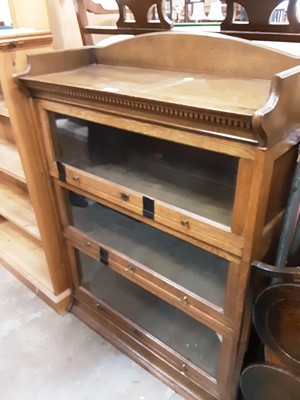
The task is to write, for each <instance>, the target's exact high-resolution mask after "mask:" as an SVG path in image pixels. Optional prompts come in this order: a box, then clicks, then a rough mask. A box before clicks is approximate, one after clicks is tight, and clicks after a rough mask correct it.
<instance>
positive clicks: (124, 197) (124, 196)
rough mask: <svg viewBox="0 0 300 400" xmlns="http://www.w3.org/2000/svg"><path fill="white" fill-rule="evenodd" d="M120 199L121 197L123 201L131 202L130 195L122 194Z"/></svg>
mask: <svg viewBox="0 0 300 400" xmlns="http://www.w3.org/2000/svg"><path fill="white" fill-rule="evenodd" d="M120 197H121V199H122V200H123V201H129V198H130V197H129V195H128V194H126V193H121V194H120Z"/></svg>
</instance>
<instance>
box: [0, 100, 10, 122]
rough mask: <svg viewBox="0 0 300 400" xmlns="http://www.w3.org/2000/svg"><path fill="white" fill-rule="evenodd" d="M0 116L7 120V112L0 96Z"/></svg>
mask: <svg viewBox="0 0 300 400" xmlns="http://www.w3.org/2000/svg"><path fill="white" fill-rule="evenodd" d="M0 116H1V117H7V118H9V112H8V109H7V107H6V105H5V102H4V99H3V97H2V96H1V95H0Z"/></svg>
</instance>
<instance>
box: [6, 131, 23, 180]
mask: <svg viewBox="0 0 300 400" xmlns="http://www.w3.org/2000/svg"><path fill="white" fill-rule="evenodd" d="M0 171H2V172H4V173H6V174H7V175H9V176H11V177H13V178H15V179H17V180H18V181H20V182H23V183H26V179H25V175H24V170H23V167H22V163H21V159H20V156H19V153H18V150H17V148H16V146H15V145H14V144H13V143H10V142H8V141H7V140H3V139H0Z"/></svg>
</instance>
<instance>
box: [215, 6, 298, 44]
mask: <svg viewBox="0 0 300 400" xmlns="http://www.w3.org/2000/svg"><path fill="white" fill-rule="evenodd" d="M297 2H298V0H290V1H289V2H288V7H287V23H285V22H279V23H276V22H271V21H270V18H271V15H272V12H273V11H274V10H275V8H276V7H277V6H279V4H281V3H282V0H263V1H261V0H239V1H238V2H236V1H234V0H227V1H226V3H227V11H226V18H225V19H224V21H223V22H222V24H221V32H222V33H225V34H226V35H231V36H237V37H241V38H244V39H250V40H275V41H286V42H299V38H300V22H299V20H298V17H297ZM237 3H238V4H239V5H241V6H243V7H244V10H245V16H246V17H247V18H246V19H248V20H246V21H244V22H241V21H235V20H234V13H235V6H236V4H237ZM275 20H276V18H275Z"/></svg>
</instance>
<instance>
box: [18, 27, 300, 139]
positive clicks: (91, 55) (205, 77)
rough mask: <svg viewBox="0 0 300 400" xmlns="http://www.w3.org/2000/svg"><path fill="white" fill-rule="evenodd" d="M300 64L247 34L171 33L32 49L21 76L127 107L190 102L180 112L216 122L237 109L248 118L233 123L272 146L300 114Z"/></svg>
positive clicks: (34, 86)
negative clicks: (74, 46)
mask: <svg viewBox="0 0 300 400" xmlns="http://www.w3.org/2000/svg"><path fill="white" fill-rule="evenodd" d="M299 64H300V58H298V57H294V56H291V55H289V54H287V53H284V52H282V51H278V50H274V49H270V48H268V47H264V46H261V45H258V44H254V43H252V42H250V41H246V40H243V39H236V38H231V37H227V36H223V35H218V34H190V33H183V32H182V33H174V32H171V33H170V32H165V33H155V34H146V35H140V36H137V37H132V38H126V39H125V40H116V41H115V42H114V41H112V40H111V39H110V40H109V44H106V42H105V41H103V43H102V45H101V46H100V47H93V46H92V47H85V48H81V49H75V50H67V51H58V52H53V53H52V54H44V55H38V56H32V57H30V58H29V68H28V71H27V73H26V74H25V75H23V76H21V77H20V79H21V80H22V82H23V84H24V85H25V86H27V88H28V89H29V90H32V91H33V92H35V95H36V96H37V97H38V94H37V92H39V93H41V92H43V91H44V95H43V98H45V96H46V97H48V98H49V99H51V96H53V95H54V94H55V92H56V93H60V94H61V95H64V96H65V97H66V96H68V95H69V94H72V96H74V97H76V96H77V97H78V98H79V97H80V98H81V100H82V99H86V101H87V102H88V101H89V100H91V99H93V98H94V99H97V100H101V98H104V97H103V96H106V100H105V101H108V102H109V100H107V98H108V97H109V96H110V97H112V98H114V99H115V100H114V101H110V102H111V103H114V102H115V104H118V105H121V106H122V105H123V106H124V105H125V106H126V102H124V98H126V99H129V100H131V101H140V104H139V105H138V107H139V108H140V109H145V110H147V109H148V110H151V106H150V108H147V107H148V105H149V104H150V105H151V104H152V105H157V104H159V105H160V110H164V108H163V106H165V107H169V106H170V105H173V106H175V107H177V108H178V107H179V108H180V107H183V108H184V109H185V111H182V113H179V114H178V115H179V116H188V115H186V114H185V113H188V112H189V111H193V110H195V109H196V110H197V109H198V110H205V111H206V112H212V113H214V117H213V118H210V116H208V117H207V118H208V120H209V121H211V122H217V121H219V120H220V119H222V117H224V116H225V117H226V116H228V115H230V116H234V115H235V116H236V117H237V118H244V121H240V120H238V121H237V122H235V121H230V122H229V125H235V124H236V126H238V127H241V128H243V127H246V128H247V129H248V128H249V129H250V130H251V129H254V131H256V132H257V133H258V136H260V140H259V142H260V145H262V146H264V147H267V146H268V145H270V144H271V145H273V144H275V143H276V142H278V141H279V140H281V139H282V137H284V136H287V135H288V134H289V133H290V130H294V129H295V126H296V125H298V120H299V121H300V118H299V116H298V112H297V115H296V107H294V108H293V107H291V105H292V104H294V106H295V104H296V101H298V99H297V96H299V97H300V93H299V91H298V90H297V89H296V88H297V86H298V84H300V67H297V66H298V65H299ZM298 81H299V83H298ZM94 94H96V95H97V96H98V97H97V96H96V97H95V95H94ZM93 96H94V97H93ZM101 96H102V97H101ZM118 99H119V100H118ZM299 101H300V99H299ZM143 102H144V103H143ZM145 102H146V103H145ZM81 104H82V103H81ZM128 106H129V107H130V104H129V103H128ZM277 109H278V110H277ZM168 112H169V111H168ZM285 112H286V113H287V115H286V118H285V119H282V118H281V117H280V116H282V113H285ZM171 113H173V111H172V112H171ZM271 114H272V118H271V117H270V116H271ZM175 115H177V114H175ZM279 119H281V121H279ZM264 123H266V124H265V126H264ZM267 125H268V126H267ZM289 125H290V126H289ZM275 131H276V132H275ZM274 132H275V133H274ZM270 138H271V140H270Z"/></svg>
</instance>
